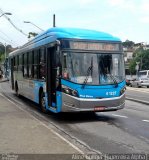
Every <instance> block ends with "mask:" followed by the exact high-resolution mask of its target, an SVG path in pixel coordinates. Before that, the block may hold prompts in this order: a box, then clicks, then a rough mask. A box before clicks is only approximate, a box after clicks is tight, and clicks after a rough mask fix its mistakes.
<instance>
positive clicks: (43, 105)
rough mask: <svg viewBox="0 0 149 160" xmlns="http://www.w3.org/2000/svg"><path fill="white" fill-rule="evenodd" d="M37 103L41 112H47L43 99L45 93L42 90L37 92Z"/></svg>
mask: <svg viewBox="0 0 149 160" xmlns="http://www.w3.org/2000/svg"><path fill="white" fill-rule="evenodd" d="M39 105H40V109H41V111H42V112H43V113H47V109H46V101H45V94H44V93H43V91H42V92H40V94H39Z"/></svg>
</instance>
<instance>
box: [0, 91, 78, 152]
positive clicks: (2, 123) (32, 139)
mask: <svg viewBox="0 0 149 160" xmlns="http://www.w3.org/2000/svg"><path fill="white" fill-rule="evenodd" d="M19 107H20V108H21V106H19ZM19 107H18V106H16V105H15V104H14V103H13V102H11V101H9V100H8V99H7V98H6V97H5V96H4V95H2V94H1V93H0V154H5V153H14V154H76V153H78V154H79V151H78V150H77V148H75V147H73V145H71V144H70V143H69V142H67V141H66V140H65V139H64V138H63V137H61V136H59V135H58V134H57V133H55V132H53V131H52V130H51V129H50V128H49V127H48V126H46V125H44V124H43V123H42V122H41V123H40V121H38V120H37V119H35V118H34V117H33V116H31V115H30V114H29V113H27V112H25V111H23V110H21V109H20V108H19Z"/></svg>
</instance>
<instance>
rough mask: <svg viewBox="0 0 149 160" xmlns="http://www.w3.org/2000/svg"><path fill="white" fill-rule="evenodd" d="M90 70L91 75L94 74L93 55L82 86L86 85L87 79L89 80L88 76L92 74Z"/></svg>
mask: <svg viewBox="0 0 149 160" xmlns="http://www.w3.org/2000/svg"><path fill="white" fill-rule="evenodd" d="M90 72H91V75H92V72H93V57H92V58H91V65H90V66H89V67H88V69H87V75H86V77H85V79H84V82H83V85H82V88H84V87H85V85H86V83H87V81H88V78H89V75H90Z"/></svg>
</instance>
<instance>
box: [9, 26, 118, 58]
mask: <svg viewBox="0 0 149 160" xmlns="http://www.w3.org/2000/svg"><path fill="white" fill-rule="evenodd" d="M62 38H66V39H78V40H95V41H96V40H97V41H98V40H100V41H115V42H120V41H121V40H120V39H119V38H117V37H114V36H112V35H111V34H108V33H105V32H100V31H95V30H89V29H79V28H61V27H54V28H50V29H48V30H47V31H44V32H42V33H41V34H39V35H37V36H36V37H35V38H33V39H32V40H31V41H29V42H28V43H26V44H24V45H23V46H22V47H20V48H19V49H18V50H15V51H13V52H11V53H10V54H9V56H12V55H14V54H16V53H17V52H19V51H20V50H21V51H23V50H25V49H31V48H36V47H37V46H40V45H44V44H43V40H46V41H44V43H50V42H53V41H54V40H56V39H62Z"/></svg>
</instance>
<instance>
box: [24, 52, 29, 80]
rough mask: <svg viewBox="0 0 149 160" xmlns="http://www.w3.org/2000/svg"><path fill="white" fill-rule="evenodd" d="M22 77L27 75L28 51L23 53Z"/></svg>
mask: <svg viewBox="0 0 149 160" xmlns="http://www.w3.org/2000/svg"><path fill="white" fill-rule="evenodd" d="M24 77H26V78H27V77H28V53H25V54H24Z"/></svg>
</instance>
